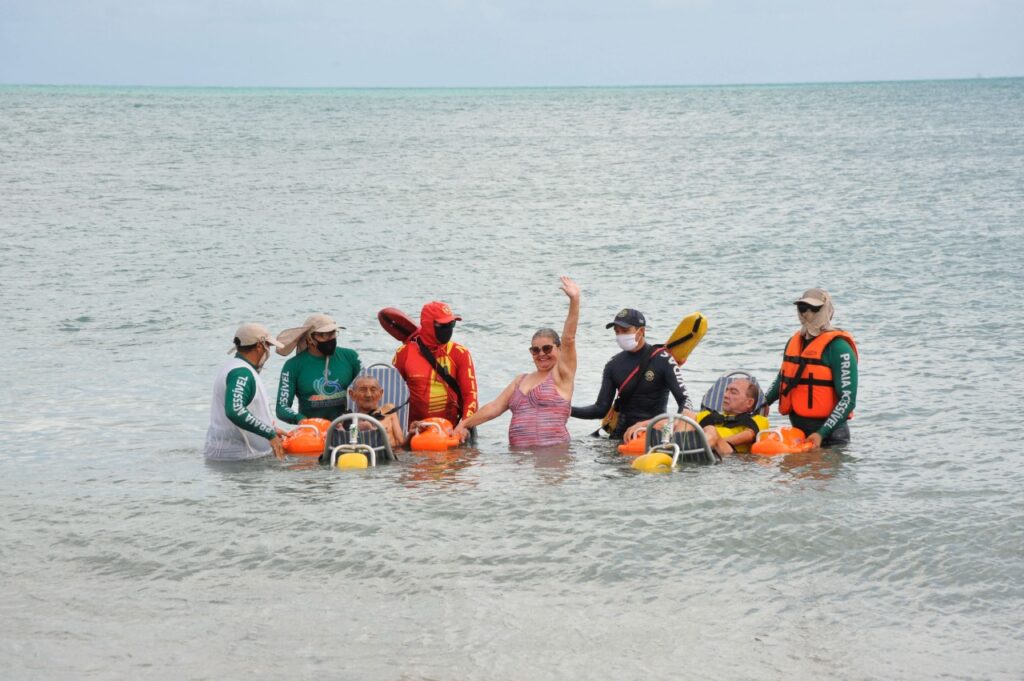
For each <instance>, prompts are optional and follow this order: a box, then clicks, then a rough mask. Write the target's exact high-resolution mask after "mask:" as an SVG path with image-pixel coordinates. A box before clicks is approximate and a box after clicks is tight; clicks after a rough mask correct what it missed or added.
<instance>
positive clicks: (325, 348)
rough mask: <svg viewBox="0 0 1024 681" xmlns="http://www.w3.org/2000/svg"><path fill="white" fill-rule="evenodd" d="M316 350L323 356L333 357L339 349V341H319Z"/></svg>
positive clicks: (335, 339)
mask: <svg viewBox="0 0 1024 681" xmlns="http://www.w3.org/2000/svg"><path fill="white" fill-rule="evenodd" d="M316 349H317V350H319V351H320V354H321V355H333V354H334V351H335V350H337V349H338V339H337V338H332V339H330V340H325V341H317V344H316Z"/></svg>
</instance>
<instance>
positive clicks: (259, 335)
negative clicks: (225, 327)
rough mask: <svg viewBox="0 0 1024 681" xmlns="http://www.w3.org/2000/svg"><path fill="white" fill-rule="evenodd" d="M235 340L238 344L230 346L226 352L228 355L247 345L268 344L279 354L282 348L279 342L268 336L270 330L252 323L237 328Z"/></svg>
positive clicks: (282, 345)
mask: <svg viewBox="0 0 1024 681" xmlns="http://www.w3.org/2000/svg"><path fill="white" fill-rule="evenodd" d="M235 340H236V341H238V344H237V345H232V346H231V349H230V350H228V354H229V355H230V354H231V353H232V352H237V351H238V348H239V347H243V348H244V347H245V346H247V345H255V344H256V343H269V344H271V345H273V346H274V347H275V348H277V351H278V352H281V348H283V347H284V344H283V343H281V341H279V340H277V339H276V338H274V337H273V336H271V335H270V329H268V328H267V327H265V326H263V325H262V324H256V323H254V322H250V323H248V324H242V325H241V326H240V327H238V330H236V331H235Z"/></svg>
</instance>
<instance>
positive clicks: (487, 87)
mask: <svg viewBox="0 0 1024 681" xmlns="http://www.w3.org/2000/svg"><path fill="white" fill-rule="evenodd" d="M1021 78H1024V75H1015V76H985V75H981V74H978V75H976V76H962V77H957V78H893V79H868V80H831V81H830V80H807V81H765V82H733V83H659V84H655V83H645V84H629V85H626V84H605V85H185V84H179V85H145V84H139V83H0V87H4V88H7V87H38V88H111V89H154V90H183V89H190V90H374V91H377V90H596V89H617V90H628V89H657V88H664V89H669V88H720V87H791V86H806V85H881V84H897V83H939V82H964V81H979V80H1018V79H1021Z"/></svg>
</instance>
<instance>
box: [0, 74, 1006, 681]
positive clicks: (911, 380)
mask: <svg viewBox="0 0 1024 681" xmlns="http://www.w3.org/2000/svg"><path fill="white" fill-rule="evenodd" d="M1022 235H1024V80H979V81H970V82H966V81H965V82H922V83H886V84H861V85H807V86H792V87H730V88H662V89H541V90H528V89H523V90H383V91H372V90H369V91H345V90H337V91H335V90H191V89H101V88H95V89H92V88H34V87H4V88H0V256H2V257H0V283H2V286H0V303H2V304H0V320H2V326H0V329H2V332H3V335H4V345H5V352H4V354H3V358H2V359H0V367H2V375H3V380H2V382H0V404H2V407H3V409H2V415H0V426H2V428H3V432H4V434H5V437H4V438H3V444H2V445H0V518H2V523H0V533H2V534H0V536H2V541H0V677H2V678H4V679H19V680H22V679H48V680H49V679H123V678H153V679H186V678H187V679H231V678H242V677H246V678H258V679H281V678H300V679H305V678H342V679H381V680H390V679H410V680H413V679H487V680H492V679H524V680H525V679H530V680H533V679H670V678H671V679H676V678H693V679H705V678H718V679H753V678H787V679H822V678H838V679H934V678H946V679H1020V678H1021V677H1022V676H1024V633H1022V632H1024V469H1022V467H1021V448H1022V446H1024V444H1022V441H1024V426H1022V425H1021V424H1022V412H1024V369H1022V360H1024V352H1022V341H1021V339H1022V338H1024V302H1022V301H1024V285H1022V279H1024V277H1022V274H1021V270H1022V265H1024V262H1022V260H1024V259H1022V257H1021V254H1020V251H1019V244H1020V240H1021V237H1022ZM563 273H566V274H570V275H572V276H573V277H574V278H576V279H577V280H578V281H579V282H580V285H581V287H582V289H583V303H582V321H581V328H580V333H579V345H580V352H581V361H580V369H579V373H578V376H577V384H576V397H575V399H574V401H575V402H576V403H577V404H583V403H588V402H590V401H592V400H593V399H594V397H595V396H596V393H597V389H598V385H599V381H600V374H601V368H602V366H603V363H604V362H605V361H606V360H607V359H608V357H610V356H611V355H612V354H614V352H616V351H617V348H616V346H615V344H614V341H613V339H612V337H611V332H609V331H606V330H605V328H604V324H605V323H606V322H607V321H608V320H610V319H611V317H612V316H613V315H614V314H615V312H616V311H617V310H618V309H619V308H622V307H626V306H630V307H638V308H640V309H641V310H643V311H644V312H645V313H646V315H647V318H648V320H649V324H650V326H649V334H650V335H651V336H652V337H653V338H655V339H657V338H660V337H663V336H666V335H667V334H668V333H669V332H670V331H671V330H672V328H673V327H674V326H675V323H676V322H677V321H678V320H679V319H680V318H681V317H683V316H684V315H685V314H687V313H689V312H691V311H694V310H700V311H702V312H703V313H704V314H705V315H706V316H707V317H708V318H709V320H710V331H709V332H708V334H707V337H706V338H705V340H704V342H703V343H702V344H701V346H700V347H699V348H697V350H696V351H695V352H694V354H693V355H692V356H691V358H690V361H689V362H688V363H687V365H686V367H685V374H686V378H687V383H688V387H689V390H690V392H691V393H692V394H693V395H694V396H695V397H696V398H699V396H700V395H701V394H702V393H703V392H704V391H705V390H706V389H707V388H708V386H709V385H710V383H711V382H712V381H713V380H714V378H715V377H717V376H719V375H720V374H722V373H724V372H726V371H728V370H732V369H746V370H749V371H752V372H754V373H755V374H756V375H758V376H759V377H761V378H762V379H763V380H764V381H768V380H770V378H771V375H772V374H773V372H774V371H775V370H776V369H777V367H778V365H779V361H780V357H781V353H782V348H783V346H784V344H785V341H786V339H787V337H788V336H789V334H791V333H792V332H793V330H794V329H795V328H796V319H795V313H794V310H793V306H792V305H791V304H790V302H791V301H792V300H794V299H795V297H797V295H798V294H799V293H800V292H801V291H803V290H804V289H805V288H809V287H812V286H823V287H826V288H828V289H829V290H830V291H831V292H832V294H833V296H834V298H835V301H836V309H837V316H836V322H837V324H838V325H839V326H842V327H844V328H847V329H849V330H850V331H852V332H853V334H854V335H855V336H856V338H857V340H858V342H859V345H860V351H861V365H860V370H861V383H860V393H859V397H858V405H857V417H856V420H855V422H854V423H853V424H852V432H853V441H852V443H851V444H850V445H849V446H847V447H846V448H845V449H843V450H841V451H832V452H829V453H826V454H824V455H820V454H819V455H813V456H807V455H805V456H802V457H789V458H784V459H782V460H770V461H754V460H749V459H742V458H733V459H731V460H728V461H726V462H725V463H723V464H721V465H718V466H714V467H704V468H692V469H687V470H682V471H678V472H675V473H673V474H671V475H663V476H648V475H638V474H634V472H633V471H631V470H630V469H629V468H628V467H627V466H626V465H625V464H623V463H622V462H621V461H620V460H617V459H616V458H615V457H614V456H612V452H613V449H612V446H611V444H610V443H608V442H607V441H602V440H595V439H591V438H589V437H587V434H588V433H589V432H590V431H591V430H593V428H594V426H595V424H594V423H593V422H583V421H576V420H573V421H571V422H570V430H571V432H572V433H573V435H574V437H575V439H574V441H573V443H572V445H571V446H570V448H569V449H568V450H567V451H565V452H555V453H551V452H548V453H543V454H534V453H529V452H518V453H512V452H509V451H508V447H507V444H506V443H507V423H508V421H507V417H505V418H502V419H499V420H498V421H496V422H493V423H491V424H488V425H486V426H484V427H483V428H482V432H481V436H482V437H481V441H480V443H479V449H478V450H469V451H461V452H456V453H454V454H452V455H449V456H445V457H426V456H407V457H405V459H404V461H403V462H402V463H400V464H398V465H393V466H389V467H383V468H380V469H377V470H371V471H367V472H342V471H331V470H325V469H320V468H308V467H301V466H296V465H294V462H293V463H289V464H281V463H278V462H277V461H274V460H270V461H261V462H256V463H249V464H239V465H227V466H214V465H209V464H206V463H205V462H204V461H203V458H202V455H201V448H202V444H203V439H204V433H205V429H206V423H207V416H208V405H209V399H210V398H209V395H210V390H211V385H212V380H213V377H214V375H215V373H216V371H217V368H218V367H219V365H220V364H221V363H222V362H223V361H224V359H225V357H226V355H225V351H226V350H227V348H228V346H229V345H230V341H231V337H232V334H233V331H234V329H235V327H236V326H237V325H238V324H239V323H241V322H244V321H250V320H254V321H262V322H264V323H266V324H268V325H269V326H270V327H271V328H272V329H273V330H275V331H278V330H281V329H284V328H286V327H289V326H295V325H298V324H299V323H300V322H301V321H302V319H304V318H305V317H306V316H307V315H308V314H310V313H312V312H320V311H323V312H327V313H329V314H332V315H333V316H335V317H336V318H338V319H339V321H340V322H341V323H342V324H343V325H344V326H346V327H347V331H345V332H344V334H343V336H342V344H343V345H347V346H349V347H353V348H355V349H356V350H357V351H358V352H359V354H360V356H361V357H362V358H363V361H364V363H371V362H375V361H383V362H386V361H389V359H390V357H391V354H392V352H393V351H394V349H395V346H396V343H395V342H394V341H393V340H392V339H391V338H390V337H389V336H387V335H386V334H385V333H384V332H383V331H382V330H381V329H380V327H379V326H378V325H377V323H376V320H375V314H376V311H377V310H378V309H379V308H381V307H384V306H397V307H399V308H402V309H404V310H406V311H407V312H409V313H412V314H414V315H415V314H418V310H419V307H420V306H421V305H422V304H423V303H424V302H426V301H427V300H431V299H434V298H439V299H443V300H446V301H449V302H451V303H452V305H453V306H454V307H455V309H456V310H457V311H458V312H459V313H460V314H461V315H462V316H463V318H464V320H465V321H464V323H463V324H461V325H460V326H459V327H458V329H457V331H456V339H457V340H459V341H460V342H462V343H464V344H465V345H467V346H468V347H469V348H470V349H471V350H472V351H473V354H474V357H475V358H476V362H477V371H478V376H479V380H480V392H481V397H482V399H483V400H488V399H491V398H493V397H494V396H496V395H497V393H498V392H499V391H500V390H501V389H502V388H503V387H504V386H505V385H506V384H507V383H508V382H509V381H510V380H511V379H512V378H513V377H514V376H515V375H516V374H517V373H518V372H521V371H524V370H527V369H529V368H530V367H531V366H532V364H531V362H530V358H529V355H528V353H527V352H526V347H527V345H528V343H529V338H530V335H531V333H532V331H533V330H534V329H535V328H537V327H538V326H556V327H560V326H561V322H562V319H563V316H564V313H565V308H566V303H565V298H564V296H563V295H562V294H561V293H560V292H559V290H558V280H557V277H558V275H559V274H563ZM282 361H283V360H281V359H280V358H276V357H275V358H274V359H272V360H271V364H270V365H269V367H268V369H267V370H266V371H265V372H264V380H265V382H266V384H267V385H268V386H269V387H270V389H271V390H273V389H274V388H275V387H276V385H277V379H278V372H279V371H280V367H281V364H282ZM773 416H774V417H775V418H776V419H777V418H778V417H777V414H773Z"/></svg>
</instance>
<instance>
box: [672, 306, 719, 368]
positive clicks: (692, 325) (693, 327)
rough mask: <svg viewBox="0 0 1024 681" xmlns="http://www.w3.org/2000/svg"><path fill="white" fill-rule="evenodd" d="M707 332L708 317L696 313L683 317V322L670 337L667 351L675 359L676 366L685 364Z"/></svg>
mask: <svg viewBox="0 0 1024 681" xmlns="http://www.w3.org/2000/svg"><path fill="white" fill-rule="evenodd" d="M707 332H708V319H707V317H705V316H704V315H702V314H701V313H700V312H694V313H693V314H690V315H687V316H685V317H683V321H681V322H679V326H677V327H676V330H675V331H673V332H672V335H671V336H669V337H668V341H667V342H666V343H665V349H666V350H668V351H669V354H671V355H672V356H673V357H674V358H675V360H676V364H685V363H686V358H687V357H689V356H690V353H691V352H693V349H694V348H695V347H697V344H698V343H700V341H701V339H702V338H704V334H706V333H707Z"/></svg>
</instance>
